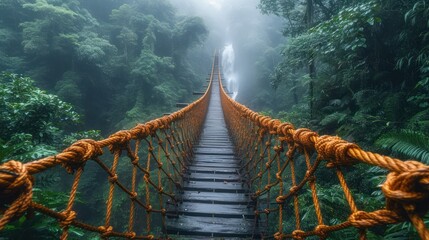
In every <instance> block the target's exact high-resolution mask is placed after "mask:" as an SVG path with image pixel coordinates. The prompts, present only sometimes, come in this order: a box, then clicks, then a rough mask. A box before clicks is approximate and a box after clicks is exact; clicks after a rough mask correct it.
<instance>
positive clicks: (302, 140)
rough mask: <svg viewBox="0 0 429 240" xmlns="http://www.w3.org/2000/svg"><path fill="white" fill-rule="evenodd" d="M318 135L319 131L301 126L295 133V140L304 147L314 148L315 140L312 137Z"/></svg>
mask: <svg viewBox="0 0 429 240" xmlns="http://www.w3.org/2000/svg"><path fill="white" fill-rule="evenodd" d="M317 136H318V135H317V133H315V132H313V131H311V130H310V129H308V128H300V129H297V130H296V131H295V133H294V134H293V141H294V142H295V143H296V144H298V146H300V147H302V148H305V149H307V150H312V149H313V148H314V142H313V140H312V138H313V137H317Z"/></svg>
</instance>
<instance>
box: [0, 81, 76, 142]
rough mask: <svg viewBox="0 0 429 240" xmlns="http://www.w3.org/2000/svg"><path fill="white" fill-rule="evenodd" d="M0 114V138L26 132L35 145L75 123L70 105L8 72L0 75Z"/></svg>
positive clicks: (74, 115) (74, 113) (46, 140)
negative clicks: (63, 127)
mask: <svg viewBox="0 0 429 240" xmlns="http://www.w3.org/2000/svg"><path fill="white" fill-rule="evenodd" d="M0 111H1V115H0V123H1V125H2V126H4V127H3V128H2V129H1V130H0V135H1V136H2V137H3V138H4V139H10V138H11V137H12V136H13V135H14V134H17V133H28V134H31V136H32V137H33V138H34V139H35V140H36V139H37V140H38V141H39V142H49V141H51V140H52V139H53V137H54V135H55V134H56V133H58V130H59V128H60V127H62V126H64V125H65V124H72V123H77V121H78V120H79V115H78V114H77V113H76V112H74V111H73V108H72V106H71V105H70V104H68V103H66V102H63V101H61V100H60V99H59V98H58V97H57V96H55V95H51V94H47V93H46V92H44V91H43V90H40V89H39V88H37V87H35V86H34V81H33V80H32V79H30V78H28V77H22V76H18V75H16V74H8V73H3V74H1V75H0Z"/></svg>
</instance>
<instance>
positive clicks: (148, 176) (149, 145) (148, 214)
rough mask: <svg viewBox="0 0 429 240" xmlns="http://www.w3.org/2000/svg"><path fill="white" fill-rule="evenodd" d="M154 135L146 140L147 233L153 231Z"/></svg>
mask: <svg viewBox="0 0 429 240" xmlns="http://www.w3.org/2000/svg"><path fill="white" fill-rule="evenodd" d="M152 138H153V137H152V136H150V140H146V141H147V143H148V153H147V162H146V171H147V172H148V173H147V174H145V176H144V182H145V189H146V206H148V209H146V231H147V234H150V233H151V232H150V231H151V226H150V225H151V221H152V220H151V213H152V205H151V202H150V189H149V188H150V183H149V182H150V177H151V175H150V164H151V159H152V156H153V145H152Z"/></svg>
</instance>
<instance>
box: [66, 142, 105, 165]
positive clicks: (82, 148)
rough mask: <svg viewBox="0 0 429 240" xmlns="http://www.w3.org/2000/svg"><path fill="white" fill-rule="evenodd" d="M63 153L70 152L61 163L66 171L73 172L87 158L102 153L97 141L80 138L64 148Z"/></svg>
mask: <svg viewBox="0 0 429 240" xmlns="http://www.w3.org/2000/svg"><path fill="white" fill-rule="evenodd" d="M63 153H65V154H66V153H67V154H71V155H72V157H71V158H69V159H68V160H66V161H65V162H63V163H62V165H63V167H64V168H65V169H66V171H67V172H68V173H74V172H75V170H76V169H78V168H80V167H82V166H83V165H84V164H85V163H86V161H88V160H89V159H94V158H96V157H98V156H100V155H102V154H103V150H102V149H101V147H100V145H99V144H98V143H97V141H95V140H92V139H82V140H79V141H77V142H75V143H73V144H72V145H71V146H70V147H68V148H66V149H65V150H64V151H63Z"/></svg>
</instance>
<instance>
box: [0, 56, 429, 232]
mask: <svg viewBox="0 0 429 240" xmlns="http://www.w3.org/2000/svg"><path fill="white" fill-rule="evenodd" d="M218 61H219V60H218V57H217V56H215V58H214V61H213V65H212V71H211V75H210V83H209V87H208V88H207V90H206V92H205V94H204V95H203V96H202V97H201V98H199V99H198V100H196V101H195V102H193V103H192V104H190V105H189V106H187V107H185V108H183V109H181V110H179V111H177V112H175V113H173V114H170V115H168V116H164V117H161V118H158V119H155V120H153V121H150V122H148V123H145V124H139V125H137V126H136V127H134V128H132V129H130V130H123V131H119V132H117V133H115V134H113V135H111V136H110V137H108V138H106V139H104V140H101V141H95V140H91V139H83V140H79V141H77V142H75V143H74V144H72V145H71V146H70V147H68V148H67V149H65V150H64V151H63V152H62V153H59V154H57V155H55V156H50V157H46V158H43V159H39V160H36V161H32V162H27V163H22V162H18V161H14V160H11V161H8V162H6V163H4V164H2V165H0V236H1V229H3V228H5V227H7V224H8V223H11V222H13V221H14V220H17V219H19V218H20V217H21V216H23V215H24V214H27V215H28V216H31V213H32V212H34V211H36V212H40V213H42V214H44V215H46V216H47V217H50V218H54V219H57V220H58V221H59V227H60V228H61V231H62V234H61V237H60V238H61V239H67V237H68V235H69V232H70V228H72V227H73V228H79V229H83V230H86V231H90V232H94V233H95V234H98V235H99V236H100V237H102V238H109V237H120V238H128V239H164V238H169V236H168V234H167V229H166V227H165V226H167V225H166V222H168V217H169V215H170V214H173V213H174V209H175V208H176V206H177V205H179V204H180V203H181V194H180V193H181V192H182V188H183V183H184V181H185V180H184V179H186V176H185V175H186V172H187V168H188V166H189V165H190V163H191V162H192V159H193V146H194V145H195V144H196V143H198V139H199V136H200V132H201V126H202V124H203V122H204V118H205V116H206V113H207V108H208V104H209V101H210V94H209V93H210V92H211V91H219V90H218V89H214V88H213V89H212V82H213V80H215V79H213V78H214V77H215V76H216V77H217V78H218V80H219V82H220V83H221V80H222V79H221V74H220V68H219V67H218ZM220 93H221V95H220V96H221V101H222V108H223V112H224V116H225V121H226V123H227V126H228V129H229V132H230V135H231V138H232V140H233V142H234V145H235V149H236V151H235V153H236V156H237V157H238V158H239V159H241V162H240V166H241V167H240V170H239V173H240V175H241V177H242V178H243V179H245V180H246V181H245V184H246V185H247V186H248V188H249V189H251V196H250V197H251V200H252V201H253V202H254V206H253V208H254V209H253V211H254V213H255V225H254V227H255V228H258V229H259V231H258V232H259V233H260V236H255V237H256V238H275V239H287V238H293V239H305V238H307V237H309V236H316V237H319V238H320V239H325V238H327V237H328V236H329V235H330V234H333V233H335V232H338V231H340V230H343V229H347V228H351V229H357V232H358V234H359V238H360V239H365V238H366V237H365V236H366V229H368V228H371V227H374V226H379V225H387V224H394V223H400V222H404V221H410V222H411V223H412V224H413V225H414V227H415V229H416V230H417V232H418V234H419V235H420V238H421V239H429V231H428V228H427V227H426V226H425V224H424V221H423V216H424V215H425V214H426V213H427V210H428V206H429V204H428V203H429V166H427V165H424V164H422V163H420V162H417V161H412V160H410V161H401V160H399V159H395V158H391V157H388V156H382V155H379V154H376V153H371V152H367V151H364V150H362V149H361V148H360V147H359V146H357V145H356V144H353V143H349V142H347V141H344V140H342V139H340V138H338V137H335V136H319V135H318V134H317V133H315V132H313V131H311V130H309V129H303V128H301V129H295V128H294V127H293V125H292V124H290V123H282V122H280V121H279V120H276V119H271V118H270V117H267V116H262V115H259V114H258V113H255V112H253V111H251V110H250V109H248V108H246V107H245V106H243V105H241V104H239V103H237V102H235V101H234V100H232V99H231V98H230V97H229V96H228V95H227V93H226V92H225V90H224V89H223V87H222V84H220ZM91 164H92V165H91ZM359 164H364V165H374V166H378V167H380V168H382V169H385V170H387V171H388V174H387V177H386V181H385V182H384V183H383V184H382V185H381V190H382V193H383V194H384V197H385V199H386V201H385V206H383V207H381V208H379V209H375V210H365V209H362V208H358V205H359V203H358V201H357V200H356V198H355V197H354V195H356V194H357V193H354V194H353V193H352V191H351V189H350V188H349V187H348V184H347V182H346V178H347V173H348V171H350V169H352V168H353V167H355V166H356V165H359ZM56 166H62V167H63V168H64V169H65V170H66V171H67V172H68V173H70V176H71V177H72V178H73V179H72V180H71V181H70V193H69V195H68V203H67V204H66V205H65V206H63V209H62V210H58V209H56V208H48V207H47V206H44V205H41V204H40V203H37V202H35V201H34V198H33V189H34V187H37V185H36V182H35V180H34V179H35V176H36V175H37V174H38V173H42V172H45V171H47V170H49V171H53V169H54V167H56ZM94 166H98V167H97V169H99V170H100V171H102V172H104V176H105V177H104V179H105V180H104V181H102V182H96V183H95V182H94V187H100V186H102V185H103V184H104V186H105V188H106V190H107V193H106V194H105V196H104V197H105V199H104V201H105V204H104V206H100V208H101V209H103V210H104V212H105V214H104V218H102V219H98V220H97V221H96V222H94V223H93V221H91V222H87V221H85V220H84V218H81V216H84V215H85V212H84V211H80V210H81V209H82V206H80V205H81V203H79V202H85V201H87V202H91V199H85V196H83V195H82V196H81V195H79V194H78V192H79V191H78V190H79V183H80V180H81V179H82V178H85V177H87V178H91V177H92V178H93V177H94V176H91V174H92V173H93V172H92V171H84V167H86V168H87V169H88V168H90V167H94ZM321 173H323V174H321ZM322 175H323V176H322ZM326 176H329V177H328V178H329V179H330V180H333V179H334V178H336V179H338V183H337V184H332V186H331V187H332V188H338V189H339V191H341V192H342V193H341V195H342V201H343V203H345V204H346V205H347V206H348V212H347V213H344V212H343V213H342V215H344V219H341V221H339V222H338V221H337V222H332V221H331V220H332V219H331V218H329V213H331V214H332V213H333V212H332V209H331V212H329V211H327V210H326V207H328V206H327V204H325V202H324V200H323V199H321V195H322V194H323V193H321V192H320V189H321V188H320V187H319V190H318V186H319V184H320V181H316V177H318V179H320V178H323V177H325V178H326ZM365 177H366V176H362V178H365ZM100 181H101V180H100ZM338 186H340V187H338ZM123 198H127V199H128V200H127V204H125V205H127V206H123V205H121V206H123V208H121V209H117V208H113V206H114V202H115V201H119V200H118V199H123ZM77 199H79V201H77ZM340 204H342V203H340V202H339V203H338V205H340ZM333 211H335V207H334V208H333ZM116 216H121V217H125V218H127V223H126V224H116V222H115V217H116ZM308 219H311V220H313V219H314V222H305V220H307V221H309V220H308Z"/></svg>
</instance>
